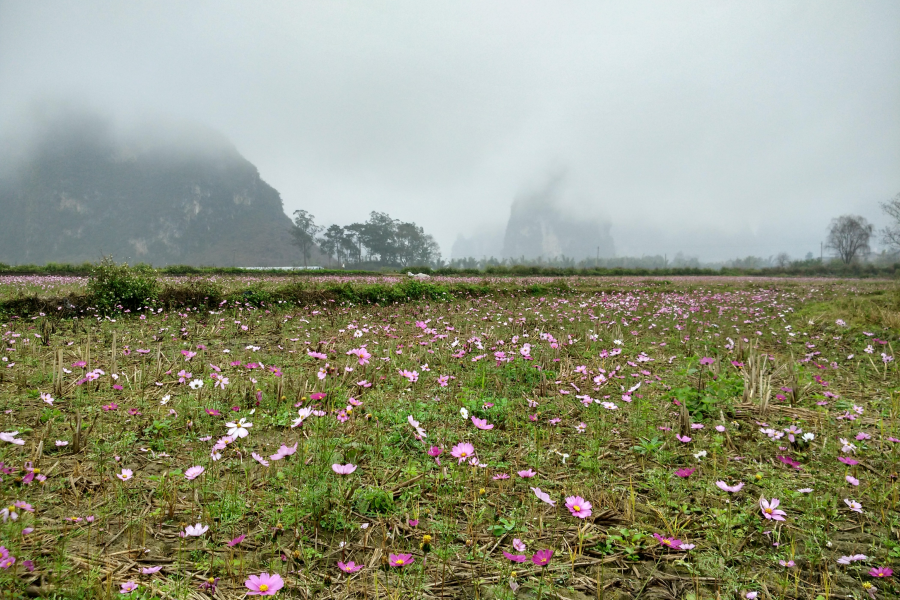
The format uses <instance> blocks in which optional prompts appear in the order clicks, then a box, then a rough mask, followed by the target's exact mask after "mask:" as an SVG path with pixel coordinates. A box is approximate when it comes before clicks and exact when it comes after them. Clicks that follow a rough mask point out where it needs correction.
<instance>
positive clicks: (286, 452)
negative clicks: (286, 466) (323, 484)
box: [269, 442, 299, 460]
mask: <svg viewBox="0 0 900 600" xmlns="http://www.w3.org/2000/svg"><path fill="white" fill-rule="evenodd" d="M298 444H299V442H298ZM298 444H294V445H293V446H286V445H284V444H282V445H281V448H279V449H278V452H276V453H275V454H273V455H272V456H270V457H269V458H271V459H272V460H281V459H282V458H284V457H285V456H291V455H292V454H294V453H295V452H296V451H297V445H298Z"/></svg>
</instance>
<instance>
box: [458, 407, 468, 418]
mask: <svg viewBox="0 0 900 600" xmlns="http://www.w3.org/2000/svg"><path fill="white" fill-rule="evenodd" d="M459 414H460V415H462V418H463V420H464V421H468V420H469V411H468V410H467V409H466V407H465V406H463V407H462V408H461V409H459Z"/></svg>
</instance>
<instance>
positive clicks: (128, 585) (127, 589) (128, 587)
mask: <svg viewBox="0 0 900 600" xmlns="http://www.w3.org/2000/svg"><path fill="white" fill-rule="evenodd" d="M137 588H138V584H136V583H135V582H133V581H126V582H125V583H123V584H122V587H121V589H120V590H119V593H120V594H130V593H131V592H133V591H134V590H136V589H137Z"/></svg>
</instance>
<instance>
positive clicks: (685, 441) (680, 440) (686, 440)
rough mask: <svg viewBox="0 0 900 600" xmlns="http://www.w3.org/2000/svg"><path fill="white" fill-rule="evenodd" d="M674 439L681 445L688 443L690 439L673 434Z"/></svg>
mask: <svg viewBox="0 0 900 600" xmlns="http://www.w3.org/2000/svg"><path fill="white" fill-rule="evenodd" d="M675 439H677V440H678V441H679V442H681V443H682V444H687V443H688V442H690V441H691V438H689V437H688V436H686V435H680V434H675Z"/></svg>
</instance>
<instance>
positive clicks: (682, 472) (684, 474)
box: [675, 468, 697, 478]
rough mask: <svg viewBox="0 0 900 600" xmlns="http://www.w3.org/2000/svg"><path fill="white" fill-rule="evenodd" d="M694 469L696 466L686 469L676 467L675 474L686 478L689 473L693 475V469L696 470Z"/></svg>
mask: <svg viewBox="0 0 900 600" xmlns="http://www.w3.org/2000/svg"><path fill="white" fill-rule="evenodd" d="M696 470H697V469H696V468H692V469H688V468H685V469H678V470H677V471H675V474H676V475H678V476H679V477H684V478H686V477H690V476H691V475H693V474H694V471H696Z"/></svg>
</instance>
